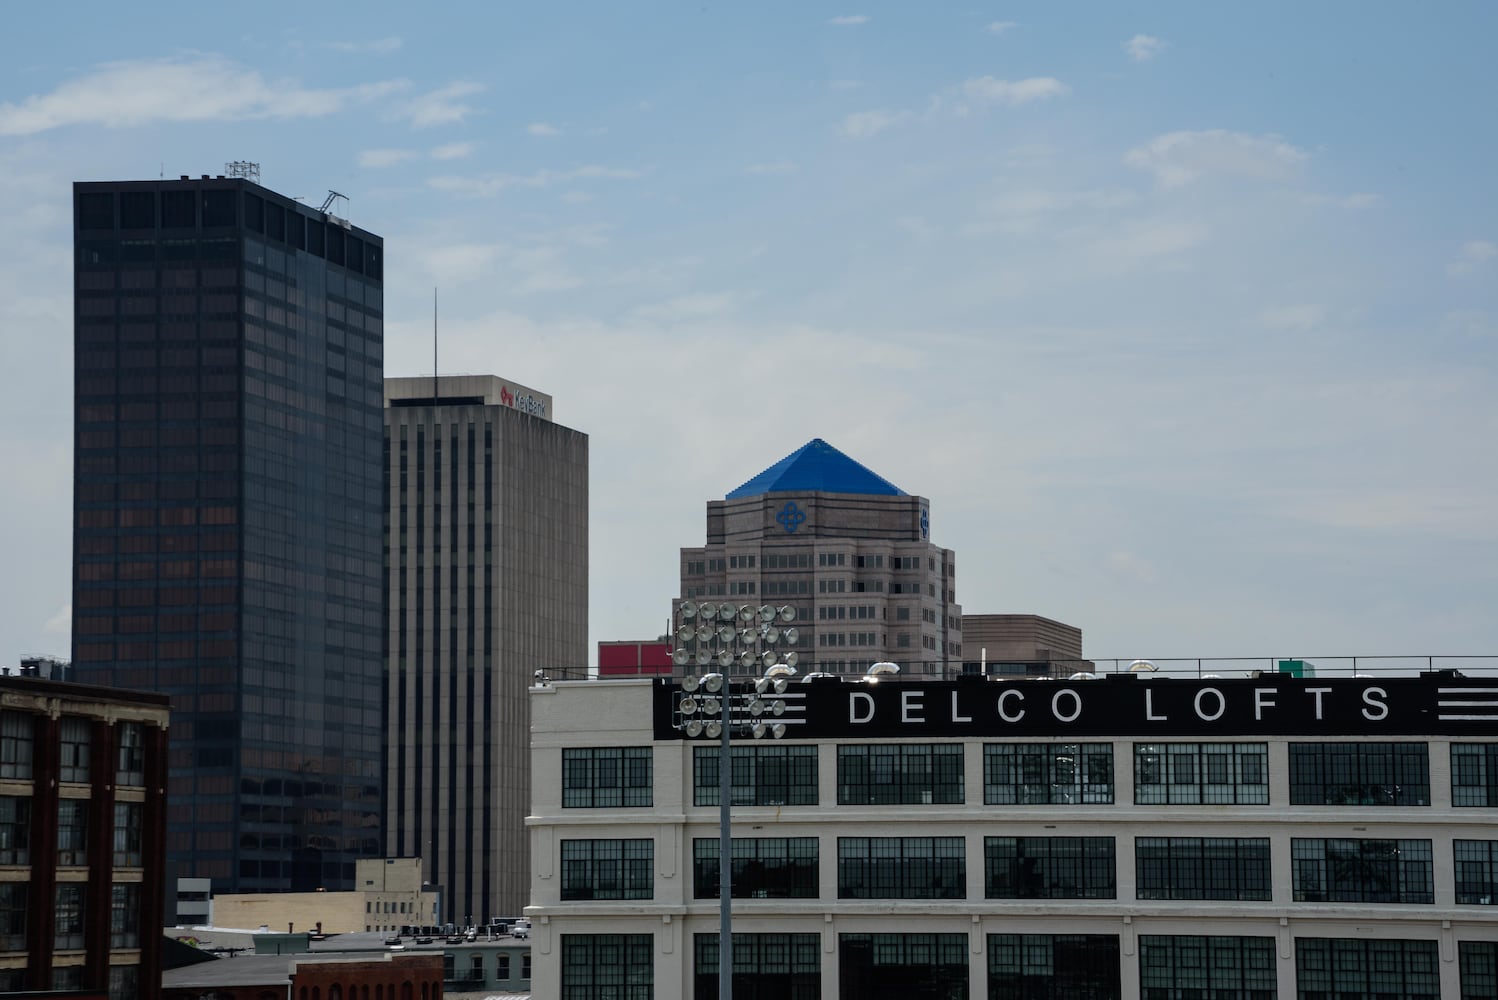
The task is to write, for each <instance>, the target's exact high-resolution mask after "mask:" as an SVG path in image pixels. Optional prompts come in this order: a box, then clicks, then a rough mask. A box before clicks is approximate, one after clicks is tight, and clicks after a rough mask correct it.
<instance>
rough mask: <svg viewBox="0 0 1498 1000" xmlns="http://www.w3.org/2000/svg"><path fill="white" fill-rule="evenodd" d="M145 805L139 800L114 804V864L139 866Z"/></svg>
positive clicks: (124, 866)
mask: <svg viewBox="0 0 1498 1000" xmlns="http://www.w3.org/2000/svg"><path fill="white" fill-rule="evenodd" d="M144 810H145V805H144V804H143V803H140V802H116V803H115V804H114V866H115V867H116V868H139V867H140V866H141V823H142V820H143V816H144Z"/></svg>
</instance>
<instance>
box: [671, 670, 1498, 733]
mask: <svg viewBox="0 0 1498 1000" xmlns="http://www.w3.org/2000/svg"><path fill="white" fill-rule="evenodd" d="M680 697H681V690H680V688H679V687H678V686H677V685H676V684H675V683H674V682H668V681H665V680H662V681H661V682H660V683H659V684H658V685H657V687H656V689H655V705H654V710H655V720H654V721H655V737H656V739H663V740H667V739H676V738H679V736H680V733H679V732H678V729H677V728H676V727H677V724H679V723H680V721H681V719H682V716H681V714H680V712H679V710H678V706H679V703H680ZM778 697H779V698H780V699H781V700H783V701H784V702H785V712H784V714H783V715H781V716H778V717H775V718H773V719H772V718H770V717H769V716H765V717H764V719H763V721H766V722H771V721H773V722H783V723H785V724H786V732H785V738H786V739H917V738H947V739H950V738H973V737H979V738H1012V737H1112V736H1124V737H1135V738H1153V737H1162V738H1164V737H1193V738H1201V739H1211V738H1216V737H1219V736H1224V737H1225V736H1309V737H1318V736H1367V737H1370V738H1377V737H1380V736H1422V735H1424V736H1440V735H1453V736H1464V737H1487V738H1493V739H1495V740H1498V678H1472V677H1459V676H1450V675H1446V674H1431V675H1424V676H1421V677H1388V678H1361V677H1359V678H1336V679H1331V678H1306V679H1300V678H1296V677H1291V676H1289V675H1281V676H1272V677H1260V678H1254V679H1241V680H1240V679H1233V680H1227V679H1223V680H1216V679H1203V680H1183V679H1176V678H1151V679H1148V680H1146V679H1143V678H1139V677H1123V678H1121V679H1118V680H1109V679H1100V680H1092V681H1081V682H1078V681H1021V680H1016V681H988V680H982V679H976V678H975V679H972V680H967V679H964V680H958V681H884V682H882V683H879V684H866V683H861V682H857V681H839V680H817V681H813V682H811V683H793V684H792V685H791V689H790V690H789V691H787V692H786V693H785V694H784V695H780V696H778ZM735 719H736V720H743V719H747V716H743V715H741V714H740V713H737V712H736V713H735Z"/></svg>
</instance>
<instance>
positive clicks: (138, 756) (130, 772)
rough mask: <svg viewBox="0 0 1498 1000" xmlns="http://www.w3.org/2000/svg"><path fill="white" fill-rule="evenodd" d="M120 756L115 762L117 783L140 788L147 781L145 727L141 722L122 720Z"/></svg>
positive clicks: (119, 728) (118, 728) (118, 726)
mask: <svg viewBox="0 0 1498 1000" xmlns="http://www.w3.org/2000/svg"><path fill="white" fill-rule="evenodd" d="M115 728H116V729H117V730H118V732H119V741H120V748H119V757H118V759H117V760H116V762H115V784H117V785H122V786H125V787H127V788H132V787H133V788H138V787H140V786H141V785H144V784H145V783H146V747H145V727H144V726H142V725H141V724H140V723H139V722H121V723H119V724H118V725H117V726H116V727H115Z"/></svg>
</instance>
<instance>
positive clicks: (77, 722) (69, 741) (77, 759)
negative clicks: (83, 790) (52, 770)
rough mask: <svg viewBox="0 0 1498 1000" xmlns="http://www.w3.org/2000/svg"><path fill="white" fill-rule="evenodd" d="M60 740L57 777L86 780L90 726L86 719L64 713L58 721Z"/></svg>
mask: <svg viewBox="0 0 1498 1000" xmlns="http://www.w3.org/2000/svg"><path fill="white" fill-rule="evenodd" d="M57 728H58V738H59V740H60V741H61V744H62V745H61V747H60V754H61V759H60V761H59V774H58V778H59V780H61V781H76V782H87V781H88V750H89V737H90V736H91V729H92V727H91V726H90V724H89V721H88V720H87V719H80V718H78V717H76V716H71V715H65V716H63V717H62V720H61V721H60V722H59V723H58V727H57Z"/></svg>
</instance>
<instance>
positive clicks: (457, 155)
mask: <svg viewBox="0 0 1498 1000" xmlns="http://www.w3.org/2000/svg"><path fill="white" fill-rule="evenodd" d="M473 149H474V145H473V143H471V142H449V143H444V144H443V145H441V146H434V147H432V152H431V154H430V155H431V157H432V159H434V160H461V159H463V158H464V157H465V156H469V155H472V153H473Z"/></svg>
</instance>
